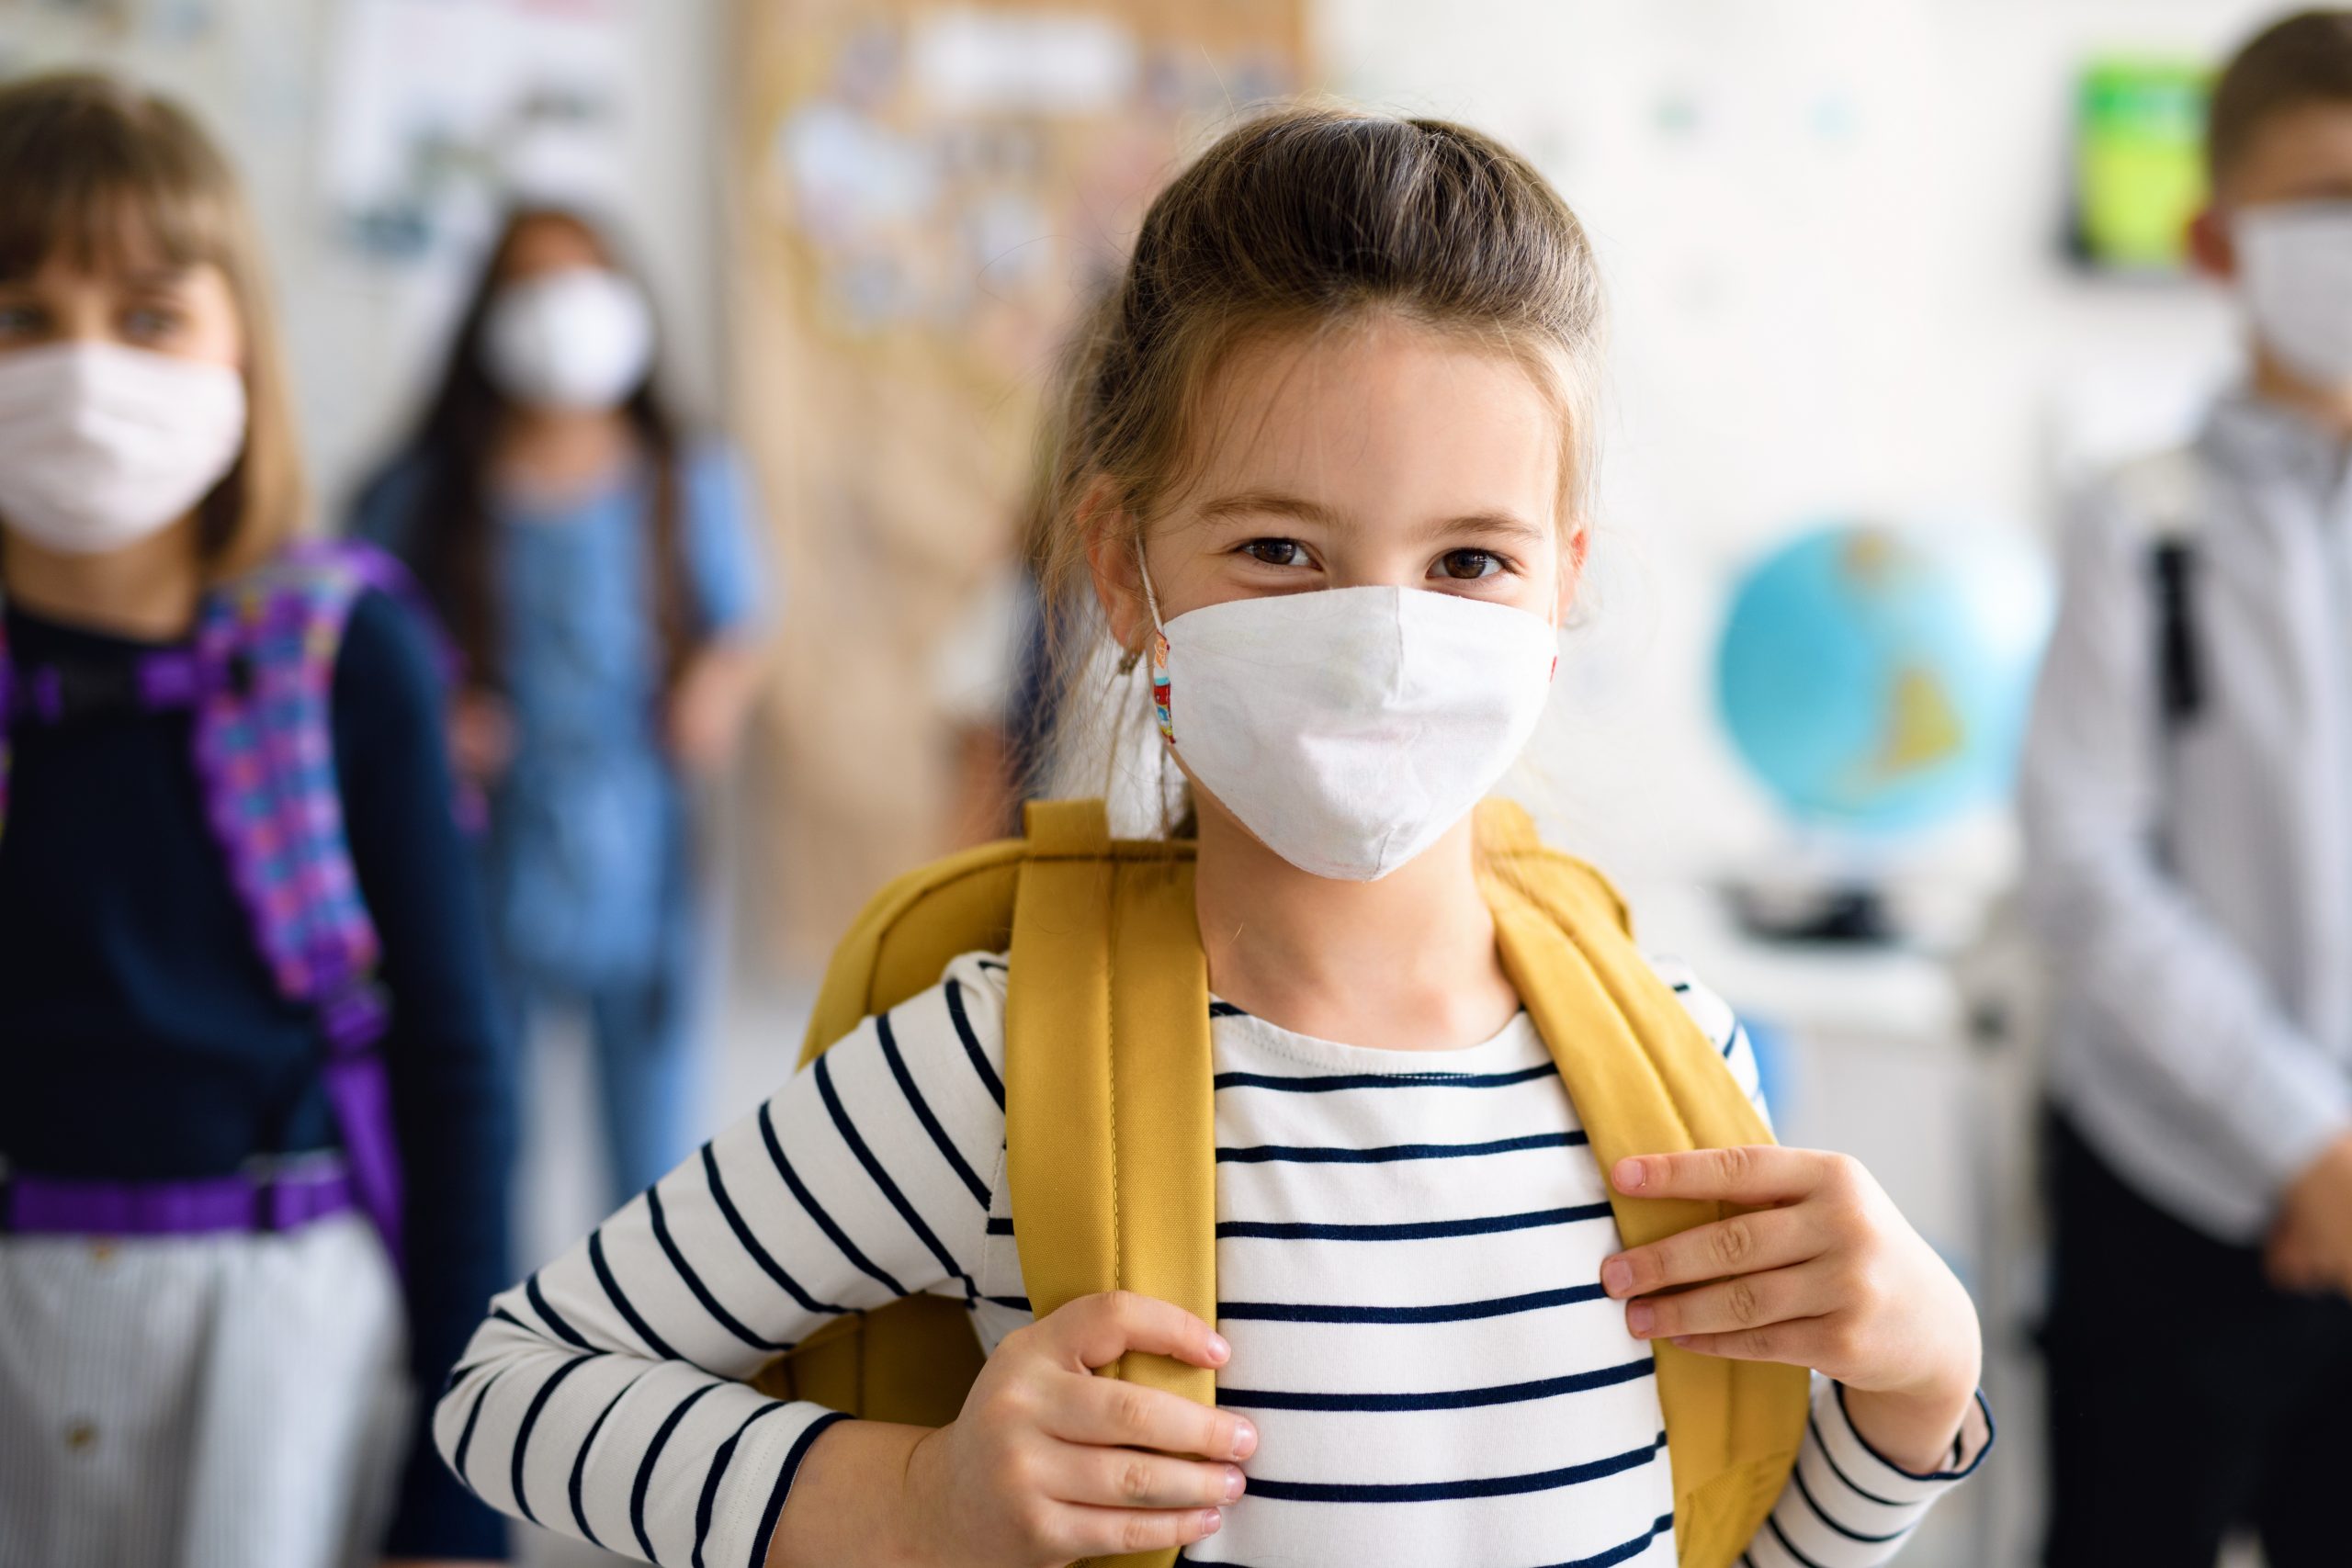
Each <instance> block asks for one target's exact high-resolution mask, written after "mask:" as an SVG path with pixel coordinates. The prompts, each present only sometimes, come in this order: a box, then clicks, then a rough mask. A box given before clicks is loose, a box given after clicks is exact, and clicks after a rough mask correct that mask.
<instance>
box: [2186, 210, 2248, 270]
mask: <svg viewBox="0 0 2352 1568" xmlns="http://www.w3.org/2000/svg"><path fill="white" fill-rule="evenodd" d="M2188 262H2189V265H2190V266H2192V267H2194V268H2195V269H2196V270H2197V271H2199V272H2200V273H2203V274H2204V275H2205V276H2207V277H2211V278H2214V279H2216V280H2218V281H2220V282H2223V283H2226V282H2228V281H2229V280H2230V279H2232V278H2233V277H2235V276H2237V275H2238V253H2237V247H2236V246H2235V245H2234V244H2233V243H2230V225H2229V220H2228V219H2226V218H2224V217H2223V216H2222V214H2221V213H2220V212H2218V211H2216V210H2215V209H2212V208H2211V207H2208V208H2206V209H2203V210H2201V211H2200V212H2199V213H2198V214H2197V216H2196V217H2194V218H2192V219H2190V220H2188Z"/></svg>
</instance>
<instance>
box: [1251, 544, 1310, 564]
mask: <svg viewBox="0 0 2352 1568" xmlns="http://www.w3.org/2000/svg"><path fill="white" fill-rule="evenodd" d="M1242 548H1243V549H1244V550H1247V551H1248V552H1249V553H1250V558H1251V559H1252V560H1258V561H1262V562H1264V563H1265V564H1266V565H1268V566H1305V565H1306V546H1304V545H1302V544H1300V543H1299V542H1298V541H1297V540H1296V539H1252V540H1250V542H1249V543H1248V544H1246V545H1244V546H1242Z"/></svg>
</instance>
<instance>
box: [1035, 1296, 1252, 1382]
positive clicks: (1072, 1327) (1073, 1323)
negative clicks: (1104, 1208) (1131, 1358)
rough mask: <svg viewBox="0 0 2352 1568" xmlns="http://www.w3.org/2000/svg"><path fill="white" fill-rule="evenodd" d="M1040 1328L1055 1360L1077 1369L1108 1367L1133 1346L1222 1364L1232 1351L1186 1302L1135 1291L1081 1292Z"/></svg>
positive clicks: (1205, 1364) (1209, 1364)
mask: <svg viewBox="0 0 2352 1568" xmlns="http://www.w3.org/2000/svg"><path fill="white" fill-rule="evenodd" d="M1037 1327H1038V1329H1039V1331H1040V1333H1041V1336H1042V1337H1043V1339H1044V1342H1045V1344H1046V1346H1047V1347H1049V1348H1050V1349H1051V1351H1052V1353H1053V1354H1054V1356H1055V1357H1056V1359H1059V1360H1060V1361H1061V1362H1062V1363H1063V1364H1064V1365H1065V1366H1067V1367H1069V1368H1070V1369H1071V1370H1073V1371H1092V1370H1093V1369H1095V1368H1097V1367H1107V1366H1109V1365H1110V1364H1111V1363H1112V1362H1114V1361H1115V1360H1117V1359H1119V1358H1120V1357H1122V1356H1124V1355H1125V1354H1126V1353H1127V1352H1128V1351H1130V1350H1141V1351H1144V1352H1145V1353H1147V1354H1148V1355H1155V1356H1173V1357H1174V1358H1175V1359H1178V1360H1180V1361H1189V1362H1191V1363H1192V1364H1193V1366H1196V1367H1221V1366H1223V1365H1224V1364H1225V1362H1226V1358H1227V1357H1228V1356H1230V1355H1232V1354H1233V1348H1232V1347H1231V1346H1229V1345H1227V1343H1226V1342H1225V1339H1224V1337H1223V1336H1221V1335H1219V1334H1218V1333H1217V1332H1216V1330H1215V1329H1214V1328H1211V1327H1210V1326H1209V1325H1207V1324H1205V1323H1203V1322H1202V1321H1201V1320H1200V1319H1199V1318H1197V1317H1195V1316H1193V1314H1191V1313H1189V1312H1186V1311H1185V1310H1184V1309H1183V1308H1182V1307H1180V1306H1177V1305H1174V1304H1173V1303H1169V1302H1163V1301H1161V1300H1159V1298H1157V1297H1155V1296H1146V1295H1138V1294H1136V1292H1133V1291H1105V1292H1102V1293H1100V1294H1098V1295H1091V1296H1080V1297H1079V1298H1078V1299H1077V1300H1076V1301H1074V1302H1070V1303H1068V1304H1066V1305H1064V1306H1062V1307H1060V1308H1059V1309H1057V1310H1056V1311H1054V1312H1050V1313H1048V1314H1046V1316H1045V1317H1044V1318H1043V1319H1042V1320H1041V1321H1040V1322H1039V1323H1038V1325H1037Z"/></svg>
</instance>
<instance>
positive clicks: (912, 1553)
mask: <svg viewBox="0 0 2352 1568" xmlns="http://www.w3.org/2000/svg"><path fill="white" fill-rule="evenodd" d="M931 1433H932V1428H930V1427H901V1426H897V1425H894V1424H893V1423H890V1422H887V1421H840V1422H836V1423H834V1424H833V1425H832V1426H831V1427H828V1428H827V1429H826V1430H825V1431H824V1432H823V1434H822V1435H820V1437H819V1438H817V1440H816V1441H815V1442H814V1443H812V1444H810V1445H809V1452H808V1455H807V1457H805V1458H804V1459H802V1460H801V1461H800V1473H799V1474H798V1475H797V1476H795V1477H794V1478H793V1482H792V1493H791V1495H789V1496H788V1497H786V1499H785V1505H784V1512H783V1513H782V1514H781V1515H780V1516H778V1517H777V1519H776V1523H775V1534H774V1535H773V1536H771V1537H769V1538H768V1556H767V1568H931V1565H930V1561H929V1559H928V1558H927V1557H926V1555H925V1553H924V1552H923V1550H922V1546H921V1544H920V1538H919V1535H918V1532H917V1529H916V1528H915V1527H916V1524H917V1521H916V1520H915V1518H914V1517H913V1509H912V1507H911V1506H910V1499H909V1496H908V1487H907V1468H908V1465H909V1463H910V1461H912V1459H913V1457H914V1451H915V1447H916V1445H917V1444H919V1443H921V1442H922V1440H923V1439H924V1438H927V1437H929V1436H931Z"/></svg>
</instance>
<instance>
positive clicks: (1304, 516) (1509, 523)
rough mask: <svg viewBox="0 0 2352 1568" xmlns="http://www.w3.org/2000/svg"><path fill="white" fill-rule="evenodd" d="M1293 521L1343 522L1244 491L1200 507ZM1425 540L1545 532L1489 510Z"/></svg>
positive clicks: (1313, 504) (1329, 513)
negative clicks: (1291, 519) (1289, 518)
mask: <svg viewBox="0 0 2352 1568" xmlns="http://www.w3.org/2000/svg"><path fill="white" fill-rule="evenodd" d="M1268 516H1272V517H1294V518H1296V519H1297V520H1298V521H1300V522H1302V523H1312V524H1314V525H1317V527H1323V528H1337V527H1339V526H1340V525H1341V523H1342V522H1343V519H1342V518H1341V517H1340V513H1337V512H1335V511H1333V510H1332V509H1331V508H1329V507H1328V506H1326V505H1324V504H1323V503H1322V502H1317V501H1309V500H1307V499H1306V497H1305V496H1302V495H1292V494H1290V493H1288V492H1287V491H1271V490H1247V491H1236V492H1235V493H1234V494H1232V495H1221V496H1218V497H1217V498H1216V500H1214V501H1210V502H1204V503H1203V504H1202V506H1201V517H1202V519H1203V520H1204V521H1209V520H1215V519H1220V518H1227V517H1268ZM1420 534H1421V536H1422V537H1423V538H1425V539H1431V540H1435V539H1446V538H1454V537H1458V536H1461V535H1464V534H1482V535H1487V536H1495V535H1499V536H1504V537H1507V538H1514V539H1528V540H1535V539H1541V538H1542V537H1544V530H1543V529H1542V528H1540V527H1538V526H1537V525H1535V524H1532V523H1531V522H1529V521H1528V520H1527V519H1526V518H1524V517H1521V516H1520V515H1519V514H1518V513H1513V512H1503V511H1499V510H1488V511H1483V512H1465V513H1462V514H1460V515H1459V516H1454V517H1441V518H1437V519H1435V520H1433V521H1431V522H1430V523H1429V524H1427V525H1424V526H1423V527H1422V528H1421V530H1420Z"/></svg>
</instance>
